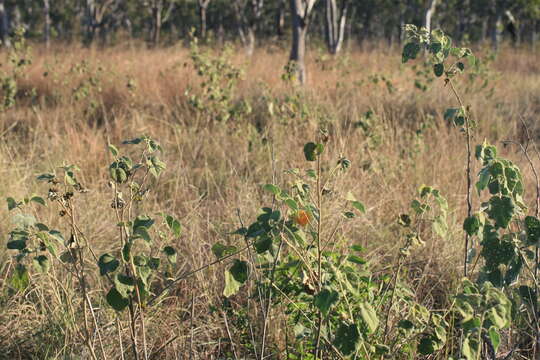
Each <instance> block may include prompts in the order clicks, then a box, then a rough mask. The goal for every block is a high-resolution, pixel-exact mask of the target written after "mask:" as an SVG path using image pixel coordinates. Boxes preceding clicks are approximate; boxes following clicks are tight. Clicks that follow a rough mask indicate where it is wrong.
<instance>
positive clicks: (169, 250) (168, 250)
mask: <svg viewBox="0 0 540 360" xmlns="http://www.w3.org/2000/svg"><path fill="white" fill-rule="evenodd" d="M163 252H164V253H165V255H166V256H167V260H169V262H170V263H171V264H176V250H175V249H174V248H173V247H172V246H165V247H164V248H163Z"/></svg>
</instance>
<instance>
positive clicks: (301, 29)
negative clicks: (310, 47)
mask: <svg viewBox="0 0 540 360" xmlns="http://www.w3.org/2000/svg"><path fill="white" fill-rule="evenodd" d="M315 1H316V0H290V5H291V15H292V35H293V37H292V44H291V54H290V56H289V70H290V71H291V72H292V73H293V74H294V75H296V79H297V81H298V82H299V83H300V84H302V85H303V84H305V83H306V81H307V75H306V64H305V56H306V34H307V29H308V24H309V15H310V14H311V11H312V10H313V5H315Z"/></svg>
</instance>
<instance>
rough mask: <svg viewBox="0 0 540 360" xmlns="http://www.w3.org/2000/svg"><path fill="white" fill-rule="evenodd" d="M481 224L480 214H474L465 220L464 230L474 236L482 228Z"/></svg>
mask: <svg viewBox="0 0 540 360" xmlns="http://www.w3.org/2000/svg"><path fill="white" fill-rule="evenodd" d="M480 225H481V223H480V219H479V218H478V215H473V216H470V217H468V218H466V219H465V221H464V222H463V230H465V232H466V233H467V234H468V235H469V236H473V235H476V234H477V233H478V231H479V230H480Z"/></svg>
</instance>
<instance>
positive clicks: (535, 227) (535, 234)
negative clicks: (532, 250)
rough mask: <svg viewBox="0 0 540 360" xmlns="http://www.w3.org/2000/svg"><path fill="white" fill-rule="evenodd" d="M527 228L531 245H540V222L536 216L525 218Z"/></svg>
mask: <svg viewBox="0 0 540 360" xmlns="http://www.w3.org/2000/svg"><path fill="white" fill-rule="evenodd" d="M525 228H526V229H527V241H528V242H529V244H531V245H532V244H536V246H539V245H540V220H538V219H537V218H535V217H534V216H527V217H526V218H525Z"/></svg>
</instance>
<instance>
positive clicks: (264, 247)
mask: <svg viewBox="0 0 540 360" xmlns="http://www.w3.org/2000/svg"><path fill="white" fill-rule="evenodd" d="M253 246H254V247H255V250H256V251H257V254H262V253H264V252H265V251H268V250H270V249H271V248H272V238H271V237H270V236H260V237H258V238H257V239H256V240H255V242H254V243H253Z"/></svg>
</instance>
